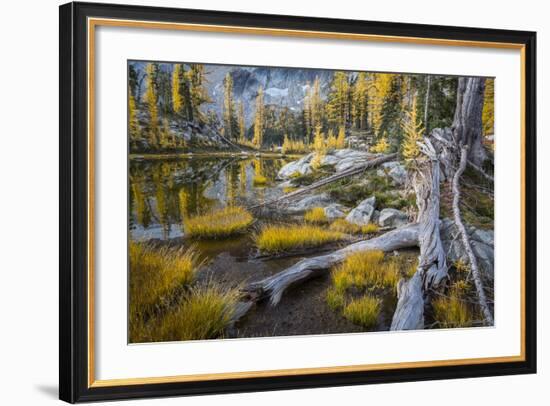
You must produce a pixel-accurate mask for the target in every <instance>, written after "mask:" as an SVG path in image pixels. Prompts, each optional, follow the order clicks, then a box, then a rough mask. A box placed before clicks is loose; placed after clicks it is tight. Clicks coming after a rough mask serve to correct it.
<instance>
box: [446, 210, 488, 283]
mask: <svg viewBox="0 0 550 406" xmlns="http://www.w3.org/2000/svg"><path fill="white" fill-rule="evenodd" d="M466 228H467V232H468V235H469V237H470V242H471V243H472V250H473V251H474V255H475V256H476V258H477V260H478V264H479V266H480V268H481V270H482V272H483V276H484V277H486V278H488V279H491V280H492V279H494V263H495V239H494V232H493V230H481V229H476V228H475V227H470V226H467V227H466ZM439 229H440V232H441V239H442V241H443V245H444V247H445V251H446V252H447V258H448V259H449V261H451V262H456V261H458V260H459V259H462V260H465V259H466V258H467V257H468V256H467V254H466V251H465V250H464V246H463V244H462V240H461V239H460V237H459V235H458V229H457V227H456V226H455V223H454V222H453V221H452V220H450V219H444V220H442V222H441V225H440V228H439Z"/></svg>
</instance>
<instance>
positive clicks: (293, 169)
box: [277, 153, 313, 179]
mask: <svg viewBox="0 0 550 406" xmlns="http://www.w3.org/2000/svg"><path fill="white" fill-rule="evenodd" d="M312 159H313V153H311V154H307V155H306V156H303V157H302V158H300V159H298V160H297V161H293V162H289V163H288V164H286V165H285V166H283V167H282V168H281V169H280V170H279V173H278V174H277V177H278V178H279V179H289V178H291V177H292V176H295V175H296V174H298V175H307V174H308V173H311V171H312V169H311V160H312Z"/></svg>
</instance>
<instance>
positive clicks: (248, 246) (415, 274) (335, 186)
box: [128, 61, 495, 343]
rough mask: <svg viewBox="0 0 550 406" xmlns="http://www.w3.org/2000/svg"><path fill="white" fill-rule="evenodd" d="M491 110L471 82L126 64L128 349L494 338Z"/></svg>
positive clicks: (485, 94) (488, 92) (483, 84)
mask: <svg viewBox="0 0 550 406" xmlns="http://www.w3.org/2000/svg"><path fill="white" fill-rule="evenodd" d="M493 100H494V79H493V78H485V77H457V76H445V75H422V74H407V73H389V72H354V71H336V70H321V69H309V68H286V67H263V66H229V65H209V64H201V63H188V62H156V61H129V62H128V150H129V172H128V204H129V219H128V227H129V230H128V237H129V243H128V244H129V246H128V251H129V252H128V256H129V270H128V275H129V295H128V301H129V303H128V309H129V318H128V330H129V342H130V343H147V342H162V341H185V340H205V339H222V338H223V339H228V338H250V337H276V336H290V335H309V334H333V333H362V332H376V331H387V330H404V329H442V328H444V329H451V328H472V327H481V326H491V325H493V323H494V322H493V313H494V308H493V285H494V280H493V279H494V277H493V261H494V260H493V258H494V252H493V250H494V242H493V229H494V222H493V212H494V198H493V151H494V148H495V138H494V137H495V134H494V102H493ZM438 156H439V157H440V159H439V160H438V158H437V157H438Z"/></svg>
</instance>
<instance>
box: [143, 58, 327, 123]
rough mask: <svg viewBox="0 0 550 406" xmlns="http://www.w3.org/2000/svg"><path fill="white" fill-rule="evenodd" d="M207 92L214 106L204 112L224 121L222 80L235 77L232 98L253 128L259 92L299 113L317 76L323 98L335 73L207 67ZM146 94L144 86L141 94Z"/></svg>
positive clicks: (163, 67) (267, 100) (167, 66)
mask: <svg viewBox="0 0 550 406" xmlns="http://www.w3.org/2000/svg"><path fill="white" fill-rule="evenodd" d="M133 66H134V67H135V68H136V70H137V71H138V75H139V76H141V77H143V75H144V73H145V63H144V62H134V63H133ZM159 67H160V69H161V70H165V71H170V72H171V70H172V64H163V63H161V64H160V65H159ZM205 73H206V78H205V79H206V89H207V91H208V94H209V95H210V98H211V99H212V103H209V104H204V105H203V106H202V109H203V111H204V112H206V111H208V110H214V111H215V112H216V113H218V116H219V117H220V118H221V113H222V105H223V96H224V94H223V93H224V89H223V80H224V77H225V76H226V74H227V73H230V74H231V76H232V78H233V97H234V100H235V102H236V103H239V102H240V101H243V104H244V111H245V118H246V124H247V126H249V125H251V123H252V120H253V115H254V108H255V107H254V102H255V98H256V95H257V94H258V89H259V87H260V86H261V87H262V88H263V89H264V101H265V104H267V105H275V106H281V107H289V108H290V109H291V110H294V111H296V112H298V111H301V110H302V108H303V101H304V97H305V94H306V91H307V88H308V85H312V84H313V82H314V80H315V78H316V77H318V78H319V81H320V84H321V95H322V97H325V96H326V94H327V93H328V90H329V87H330V82H331V80H332V77H333V71H330V70H323V69H303V68H270V67H239V66H234V65H232V66H229V65H205ZM144 91H145V89H144V86H141V92H142V93H143V92H144Z"/></svg>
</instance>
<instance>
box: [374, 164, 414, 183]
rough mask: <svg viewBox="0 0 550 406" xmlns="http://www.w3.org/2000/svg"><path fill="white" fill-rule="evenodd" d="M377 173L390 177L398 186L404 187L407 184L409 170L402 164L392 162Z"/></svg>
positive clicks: (384, 165)
mask: <svg viewBox="0 0 550 406" xmlns="http://www.w3.org/2000/svg"><path fill="white" fill-rule="evenodd" d="M381 166H382V168H380V169H379V170H378V171H377V174H378V175H380V176H389V177H390V178H391V179H392V180H393V181H394V182H395V184H396V185H399V186H402V185H404V184H405V183H406V182H407V169H406V168H405V166H404V165H403V164H402V163H401V162H397V161H392V162H386V163H383V164H382V165H381Z"/></svg>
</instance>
